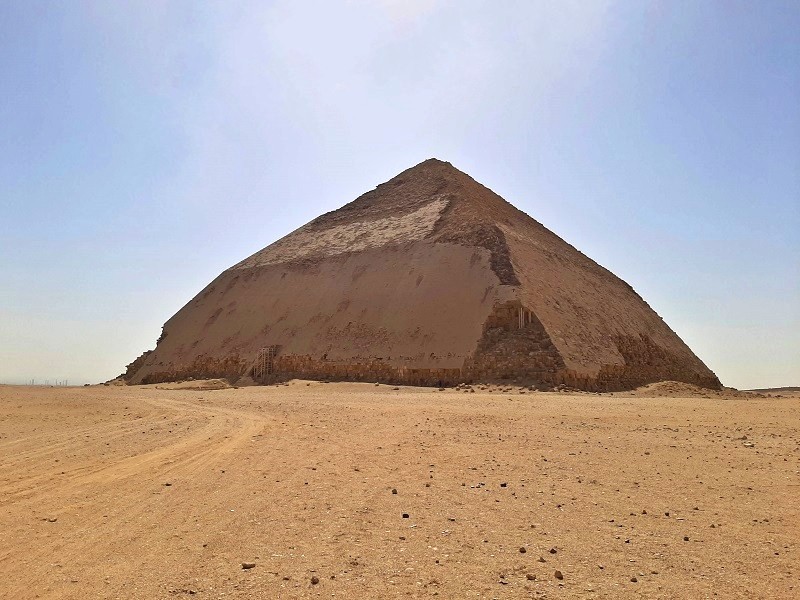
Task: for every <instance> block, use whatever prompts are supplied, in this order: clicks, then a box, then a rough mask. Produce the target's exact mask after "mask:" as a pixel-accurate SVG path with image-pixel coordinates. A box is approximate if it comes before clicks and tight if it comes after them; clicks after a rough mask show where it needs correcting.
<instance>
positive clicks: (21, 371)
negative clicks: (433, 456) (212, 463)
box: [0, 0, 800, 387]
mask: <svg viewBox="0 0 800 600" xmlns="http://www.w3.org/2000/svg"><path fill="white" fill-rule="evenodd" d="M432 156H435V157H437V158H440V159H443V160H447V161H450V162H452V163H453V164H454V165H455V166H456V167H458V168H459V169H461V170H463V171H466V172H467V173H469V174H470V175H472V176H473V177H475V178H476V179H477V180H478V181H480V182H482V183H484V184H485V185H487V186H488V187H490V188H492V189H493V190H494V191H496V192H498V193H499V194H500V195H501V196H503V197H504V198H506V199H507V200H508V201H510V202H512V203H513V204H515V205H516V206H517V207H519V208H520V209H522V210H524V211H525V212H527V213H528V214H530V215H531V216H533V217H534V218H536V219H537V220H539V221H540V222H541V223H543V224H544V225H545V226H547V227H548V228H550V229H551V230H552V231H554V232H555V233H557V234H558V235H560V236H561V237H563V238H564V239H566V240H567V241H568V242H570V243H571V244H573V245H574V246H576V247H577V248H578V249H580V250H582V251H583V252H584V253H586V254H587V255H589V256H590V257H591V258H593V259H594V260H596V261H597V262H599V263H600V264H602V265H603V266H605V267H607V268H609V269H610V270H611V271H613V272H614V273H616V274H617V275H619V276H620V277H622V278H623V279H625V280H626V281H627V282H628V283H630V284H631V285H632V286H633V287H634V288H635V289H636V290H637V291H638V292H639V293H640V294H641V295H642V297H644V298H645V300H647V301H648V302H649V303H650V305H651V306H652V307H653V308H654V309H655V310H656V312H658V313H659V314H660V315H661V316H662V317H663V318H664V319H665V320H666V322H667V323H668V324H669V325H670V326H671V327H672V328H673V329H674V330H675V331H677V333H678V334H679V335H680V336H681V337H682V338H683V339H684V340H685V341H686V342H687V343H688V344H689V346H690V347H691V348H692V349H693V350H694V351H695V352H696V353H697V354H698V355H699V356H700V358H701V359H703V360H704V361H705V362H706V364H708V366H709V367H711V368H712V369H713V370H714V371H715V372H716V373H717V375H719V377H720V379H721V380H722V381H723V383H725V384H726V385H733V386H736V387H763V386H778V385H800V3H798V2H797V1H796V0H791V1H787V2H781V1H777V0H753V1H751V2H738V1H736V0H726V1H724V2H703V1H699V0H689V1H685V2H683V1H670V2H643V1H640V0H631V1H629V2H600V1H597V2H594V1H590V0H580V1H574V2H569V1H564V0H559V1H553V2H539V1H534V0H525V1H519V2H511V1H502V0H493V1H487V2H477V1H468V0H458V1H446V0H440V1H439V0H414V1H411V0H372V1H370V0H349V1H345V0H342V1H334V0H320V1H317V2H312V1H301V0H286V1H282V0H280V1H274V2H268V1H266V0H261V1H254V2H234V1H220V2H198V1H195V0H192V1H187V2H178V1H171V2H156V1H145V0H141V1H137V2H119V1H114V2H108V1H106V0H98V1H97V2H78V1H77V0H76V1H72V2H49V1H37V0H5V1H3V0H0V382H12V381H25V380H27V379H30V378H32V377H36V378H38V379H39V380H42V379H44V378H50V379H51V380H52V379H55V378H62V379H64V378H68V379H69V380H70V383H83V382H96V381H99V380H105V379H109V378H111V377H113V376H116V375H117V374H119V373H120V372H122V371H123V370H124V367H125V365H126V363H128V362H130V361H131V360H133V359H134V358H135V357H136V356H138V355H139V354H140V353H141V352H142V351H143V350H146V349H148V348H152V347H153V346H154V344H155V340H156V338H157V337H158V335H159V333H160V328H161V325H162V324H163V323H164V321H166V320H167V319H168V318H169V317H170V316H171V315H172V314H174V313H175V312H176V311H177V310H178V309H179V308H180V307H181V306H182V305H183V304H185V303H186V302H187V301H188V300H189V299H190V298H191V297H192V296H194V294H196V293H197V292H198V291H199V290H200V289H201V288H202V287H203V286H205V285H206V284H207V283H209V282H210V281H211V280H212V279H213V278H214V277H216V275H218V274H219V273H220V272H221V271H222V270H224V269H226V268H227V267H229V266H231V265H232V264H234V263H236V262H238V261H239V260H241V259H242V258H244V257H246V256H248V255H249V254H251V253H253V252H255V251H257V250H259V249H260V248H262V247H264V246H266V245H267V244H269V243H271V242H272V241H274V240H275V239H277V238H279V237H281V236H283V235H284V234H286V233H288V232H289V231H291V230H293V229H295V228H296V227H298V226H300V225H302V224H303V223H305V222H307V221H309V220H310V219H312V218H313V217H315V216H317V215H319V214H320V213H322V212H325V211H330V210H333V209H336V208H338V207H339V206H341V205H342V204H344V203H346V202H348V201H350V200H352V199H354V198H355V197H356V196H358V195H359V194H361V193H363V192H365V191H367V190H369V189H372V188H373V187H375V185H377V184H378V183H381V182H383V181H385V180H387V179H389V178H390V177H392V176H393V175H395V174H396V173H398V172H399V171H402V170H403V169H405V168H407V167H410V166H412V165H414V164H416V163H418V162H420V161H422V160H424V159H426V158H429V157H432Z"/></svg>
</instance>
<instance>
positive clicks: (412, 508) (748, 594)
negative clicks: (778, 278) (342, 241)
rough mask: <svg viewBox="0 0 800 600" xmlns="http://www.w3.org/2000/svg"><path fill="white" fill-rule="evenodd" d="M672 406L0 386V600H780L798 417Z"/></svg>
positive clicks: (717, 402)
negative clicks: (437, 599)
mask: <svg viewBox="0 0 800 600" xmlns="http://www.w3.org/2000/svg"><path fill="white" fill-rule="evenodd" d="M161 387H163V386H161ZM192 387H202V384H196V385H195V384H194V383H193V384H192ZM209 387H215V386H209ZM675 389H679V388H674V389H672V388H670V392H669V393H668V394H666V395H662V396H660V397H653V396H658V394H661V392H664V391H665V390H663V389H662V390H660V391H659V389H655V390H652V389H651V390H650V391H651V395H650V396H649V397H648V396H647V395H645V393H646V392H642V393H639V394H615V395H611V394H606V395H602V396H601V395H593V394H569V393H530V392H527V393H524V394H523V393H520V391H519V390H517V389H512V390H511V391H505V392H500V391H496V390H495V391H491V392H490V391H484V390H480V389H477V388H475V392H472V393H471V392H469V391H462V390H459V391H456V390H453V389H449V390H446V391H438V390H436V389H424V388H402V387H401V388H399V389H394V388H393V387H392V386H383V385H382V386H374V385H371V384H345V383H342V384H324V383H318V382H301V381H294V382H292V383H291V384H289V385H280V386H272V387H249V388H241V389H156V387H155V386H144V387H134V386H132V387H104V386H99V387H90V388H53V389H48V388H28V387H0V597H2V598H14V599H24V598H77V599H80V598H182V597H189V596H192V597H196V598H302V597H320V598H323V597H324V598H336V597H338V598H409V597H410V598H422V597H429V596H438V597H441V598H797V597H798V596H800V588H799V587H798V586H799V584H798V583H797V582H798V580H800V556H798V550H799V549H800V548H798V545H799V544H800V502H798V493H800V410H798V409H800V395H798V394H797V393H794V394H793V395H792V394H786V395H784V394H781V396H783V397H779V398H776V397H772V398H759V397H755V396H744V397H743V396H742V395H731V394H728V395H726V394H725V393H721V394H715V393H707V394H706V395H709V396H710V397H708V398H703V397H698V396H696V395H694V396H693V397H679V396H674V395H670V394H674V393H675V391H674V390H675ZM690 392H691V389H688V392H687V393H690ZM393 490H396V491H397V493H396V494H395V493H393ZM404 514H405V515H408V518H404ZM523 549H524V552H523V551H522V550H523ZM242 563H255V566H254V567H253V568H249V569H243V568H242ZM248 566H250V565H248ZM556 571H560V573H561V574H562V576H563V579H557V578H556V576H555V575H556ZM312 578H313V579H312ZM634 579H635V581H634ZM313 582H316V583H313Z"/></svg>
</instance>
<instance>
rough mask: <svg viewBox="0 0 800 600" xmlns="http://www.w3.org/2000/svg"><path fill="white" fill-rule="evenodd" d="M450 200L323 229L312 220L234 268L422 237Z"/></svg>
mask: <svg viewBox="0 0 800 600" xmlns="http://www.w3.org/2000/svg"><path fill="white" fill-rule="evenodd" d="M447 204H448V201H447V199H446V198H436V199H434V200H432V201H431V202H429V203H427V204H425V205H424V206H422V207H420V208H418V209H417V210H415V211H413V212H410V213H407V214H404V215H399V216H388V217H378V218H374V219H365V220H363V221H355V222H352V223H347V224H345V225H335V226H333V227H329V228H327V229H324V230H322V231H318V228H317V227H316V226H315V223H314V222H313V221H312V222H311V223H309V224H307V225H304V226H303V227H300V228H299V229H297V230H296V231H294V232H292V233H290V234H289V235H287V236H286V237H284V238H282V239H280V240H278V241H277V242H275V243H274V244H272V245H271V246H267V247H266V248H265V249H264V250H261V251H260V252H257V253H255V254H254V255H253V256H251V257H249V258H246V259H245V260H243V261H242V262H240V263H238V264H237V265H234V267H233V268H234V269H247V268H251V267H260V266H265V265H272V264H277V263H282V262H287V261H292V260H303V259H307V258H311V257H314V256H320V255H324V256H334V255H337V254H344V253H345V252H361V251H363V250H367V249H368V248H380V247H381V246H386V245H390V244H404V243H408V242H413V241H416V240H421V239H423V238H425V237H427V236H428V235H430V234H431V232H432V231H433V229H434V227H436V222H437V221H438V220H439V218H440V217H441V215H442V213H443V212H444V210H445V209H446V208H447Z"/></svg>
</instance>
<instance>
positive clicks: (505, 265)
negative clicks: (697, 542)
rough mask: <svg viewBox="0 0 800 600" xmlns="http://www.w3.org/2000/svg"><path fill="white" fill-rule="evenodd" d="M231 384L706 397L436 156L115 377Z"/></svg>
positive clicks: (278, 257) (497, 202) (223, 286)
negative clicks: (653, 390) (282, 381)
mask: <svg viewBox="0 0 800 600" xmlns="http://www.w3.org/2000/svg"><path fill="white" fill-rule="evenodd" d="M241 376H251V377H253V378H255V379H256V380H263V381H267V380H271V379H273V378H288V377H300V378H311V379H347V380H355V381H386V382H398V383H401V382H402V383H413V384H423V385H437V384H451V383H457V382H461V381H492V380H515V381H518V382H522V383H526V384H540V385H542V386H545V387H549V386H553V385H557V384H566V385H569V386H572V387H576V388H580V389H586V390H621V389H630V388H633V387H636V386H639V385H642V384H645V383H650V382H653V381H659V380H666V379H670V380H677V381H684V382H688V383H693V384H697V385H701V386H704V387H714V388H717V387H719V385H720V384H719V381H718V380H717V378H716V376H715V375H714V373H712V372H711V371H710V370H709V369H708V368H707V367H706V366H705V365H704V364H703V363H702V361H700V360H699V359H698V358H697V357H696V356H695V355H694V354H693V353H692V351H691V350H690V349H689V348H688V347H687V346H686V345H685V344H684V343H683V342H682V341H681V340H680V338H679V337H678V336H677V335H676V334H675V333H674V332H673V331H672V330H671V329H670V328H669V327H668V326H667V325H666V324H665V323H664V322H663V320H662V319H661V318H660V317H659V316H658V315H657V314H656V313H655V312H654V311H653V310H652V309H651V308H650V307H649V306H648V305H647V304H646V303H645V302H644V301H643V300H642V299H641V298H640V297H639V296H638V295H637V294H636V292H634V291H633V289H632V288H631V287H630V286H629V285H628V284H626V283H625V282H623V281H622V280H620V279H619V278H617V277H616V276H614V275H613V274H612V273H611V272H609V271H608V270H606V269H604V268H603V267H601V266H599V265H598V264H596V263H595V262H593V261H592V260H590V259H589V258H588V257H586V256H584V255H583V254H582V253H580V252H579V251H577V250H576V249H575V248H573V247H572V246H570V245H569V244H567V243H566V242H564V241H563V240H562V239H561V238H559V237H558V236H556V235H555V234H553V233H552V232H550V231H548V230H547V229H546V228H545V227H543V226H542V225H541V224H539V223H538V222H536V221H535V220H533V219H532V218H530V217H529V216H528V215H526V214H524V213H522V212H521V211H519V210H517V209H516V208H514V207H513V206H512V205H511V204H509V203H508V202H506V201H505V200H503V199H502V198H500V197H499V196H498V195H497V194H495V193H494V192H492V191H491V190H489V189H488V188H486V187H484V186H482V185H481V184H479V183H477V182H476V181H474V180H473V179H472V178H470V177H469V176H468V175H466V174H464V173H462V172H461V171H458V170H457V169H455V168H454V167H453V166H452V165H450V164H449V163H446V162H442V161H439V160H435V159H430V160H427V161H425V162H423V163H420V164H419V165H417V166H415V167H413V168H411V169H408V170H407V171H404V172H403V173H400V174H399V175H398V176H396V177H395V178H393V179H391V180H390V181H388V182H386V183H384V184H382V185H379V186H378V187H377V188H376V189H374V190H372V191H371V192H368V193H366V194H364V195H363V196H361V197H359V198H357V199H356V200H355V201H353V202H351V203H349V204H347V205H345V206H343V207H342V208H340V209H339V210H336V211H334V212H331V213H327V214H325V215H322V216H321V217H319V218H317V219H315V220H313V221H311V222H310V223H308V224H306V225H304V226H303V227H301V228H300V229H298V230H296V231H294V232H292V233H290V234H289V235H287V236H286V237H284V238H282V239H280V240H278V241H277V242H275V243H273V244H272V245H270V246H268V247H266V248H264V249H263V250H261V251H260V252H257V253H256V254H254V255H252V256H250V257H249V258H247V259H245V260H243V261H242V262H240V263H238V264H236V265H234V266H233V267H231V268H230V269H228V270H226V271H225V272H223V273H222V274H221V275H219V277H217V278H216V279H215V280H214V281H213V282H212V283H211V284H209V285H208V286H207V287H206V288H205V289H204V290H202V291H201V292H200V293H199V294H198V295H197V296H196V297H195V298H194V299H192V300H191V301H190V302H189V303H188V304H187V305H186V306H184V307H183V308H182V309H181V310H180V311H178V313H177V314H176V315H175V316H173V317H172V318H171V319H170V320H169V321H168V322H167V323H166V324H165V325H164V333H163V335H162V337H161V338H160V339H159V341H158V344H157V346H156V349H155V350H153V351H152V352H149V353H145V355H143V356H142V357H140V358H139V359H137V361H135V362H134V363H132V364H131V365H130V366H129V368H128V372H127V374H126V377H127V378H128V380H129V381H130V382H131V383H153V382H158V381H167V380H175V379H184V378H187V377H195V378H199V377H227V378H229V379H231V380H235V379H237V378H239V377H241Z"/></svg>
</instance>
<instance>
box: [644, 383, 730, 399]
mask: <svg viewBox="0 0 800 600" xmlns="http://www.w3.org/2000/svg"><path fill="white" fill-rule="evenodd" d="M631 394H632V395H634V396H647V397H652V396H669V397H672V398H676V397H684V398H685V397H689V398H691V397H694V396H699V397H702V396H705V397H709V396H711V395H712V394H713V395H715V396H719V395H721V393H720V392H716V391H714V390H709V389H706V388H701V387H699V386H696V385H692V384H691V383H683V382H682V381H659V382H657V383H650V384H647V385H643V386H641V387H639V388H636V389H635V390H633V391H632V392H631Z"/></svg>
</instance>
